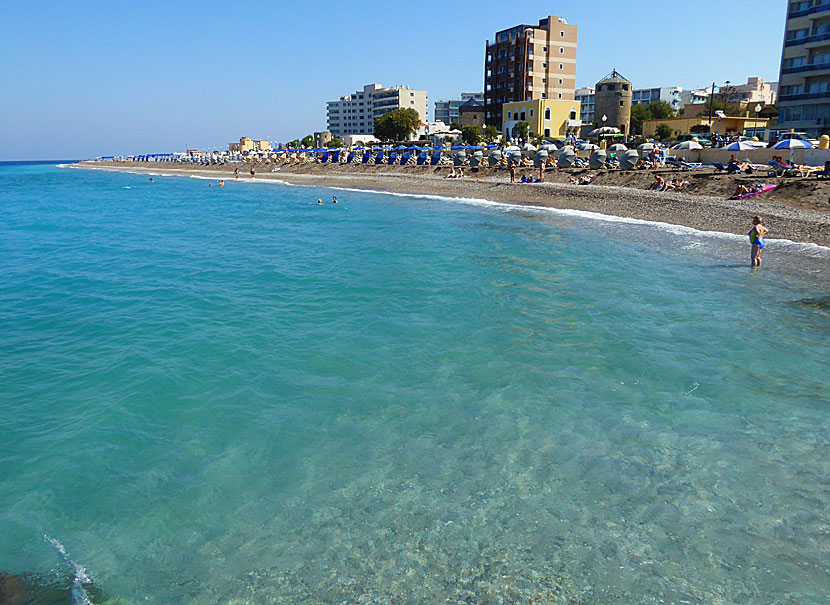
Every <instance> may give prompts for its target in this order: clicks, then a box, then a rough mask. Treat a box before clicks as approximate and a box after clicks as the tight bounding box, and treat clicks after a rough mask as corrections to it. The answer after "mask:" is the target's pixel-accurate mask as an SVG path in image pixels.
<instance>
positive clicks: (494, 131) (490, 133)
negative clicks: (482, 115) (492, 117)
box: [484, 125, 499, 143]
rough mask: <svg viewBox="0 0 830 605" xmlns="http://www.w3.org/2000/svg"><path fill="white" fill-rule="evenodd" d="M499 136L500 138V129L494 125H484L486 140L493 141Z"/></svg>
mask: <svg viewBox="0 0 830 605" xmlns="http://www.w3.org/2000/svg"><path fill="white" fill-rule="evenodd" d="M497 138H499V129H498V128H496V127H495V126H493V125H490V126H485V127H484V140H485V141H487V142H488V143H492V142H493V141H495V140H496V139H497Z"/></svg>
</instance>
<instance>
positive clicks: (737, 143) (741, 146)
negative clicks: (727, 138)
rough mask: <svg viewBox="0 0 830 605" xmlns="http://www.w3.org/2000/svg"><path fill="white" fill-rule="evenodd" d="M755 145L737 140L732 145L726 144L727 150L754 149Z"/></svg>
mask: <svg viewBox="0 0 830 605" xmlns="http://www.w3.org/2000/svg"><path fill="white" fill-rule="evenodd" d="M754 149H755V145H750V144H749V143H747V142H746V141H735V142H734V143H732V144H731V145H727V146H726V150H727V151H752V150H754Z"/></svg>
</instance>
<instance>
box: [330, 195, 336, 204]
mask: <svg viewBox="0 0 830 605" xmlns="http://www.w3.org/2000/svg"><path fill="white" fill-rule="evenodd" d="M331 201H332V203H334V204H336V203H337V196H336V195H333V196H331Z"/></svg>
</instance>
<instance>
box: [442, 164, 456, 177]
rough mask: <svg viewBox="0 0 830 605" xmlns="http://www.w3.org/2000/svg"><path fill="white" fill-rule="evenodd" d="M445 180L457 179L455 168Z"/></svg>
mask: <svg viewBox="0 0 830 605" xmlns="http://www.w3.org/2000/svg"><path fill="white" fill-rule="evenodd" d="M444 178H445V179H454V178H456V174H455V168H454V167H453V169H452V170H450V173H449V174H448V175H447V176H445V177H444Z"/></svg>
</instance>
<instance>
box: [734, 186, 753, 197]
mask: <svg viewBox="0 0 830 605" xmlns="http://www.w3.org/2000/svg"><path fill="white" fill-rule="evenodd" d="M747 193H752V189H751V188H750V187H747V186H746V185H741V184H740V183H739V184H738V187H737V189H735V194H734V196H735V197H738V196H741V195H746V194H747Z"/></svg>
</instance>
